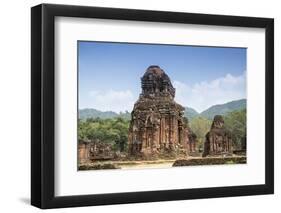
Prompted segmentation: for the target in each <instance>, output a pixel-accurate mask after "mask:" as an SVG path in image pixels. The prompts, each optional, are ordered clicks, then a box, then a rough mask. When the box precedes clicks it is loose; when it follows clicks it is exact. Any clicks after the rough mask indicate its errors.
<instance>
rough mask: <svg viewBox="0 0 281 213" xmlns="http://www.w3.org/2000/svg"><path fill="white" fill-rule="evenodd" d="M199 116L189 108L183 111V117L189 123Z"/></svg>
mask: <svg viewBox="0 0 281 213" xmlns="http://www.w3.org/2000/svg"><path fill="white" fill-rule="evenodd" d="M198 115H199V113H198V112H197V111H196V110H195V109H193V108H190V107H185V111H184V116H185V117H187V118H188V120H189V121H191V120H192V119H193V118H195V117H197V116H198Z"/></svg>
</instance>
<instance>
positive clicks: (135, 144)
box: [129, 65, 196, 156]
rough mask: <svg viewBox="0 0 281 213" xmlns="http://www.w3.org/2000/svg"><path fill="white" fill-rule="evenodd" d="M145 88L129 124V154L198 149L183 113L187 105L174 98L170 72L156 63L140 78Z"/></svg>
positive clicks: (183, 151) (183, 152)
mask: <svg viewBox="0 0 281 213" xmlns="http://www.w3.org/2000/svg"><path fill="white" fill-rule="evenodd" d="M141 87H142V92H141V94H140V96H139V99H138V100H137V102H136V103H135V105H134V109H133V111H132V114H131V116H132V118H131V123H130V128H129V154H131V155H139V154H141V155H144V156H150V155H155V154H161V153H172V154H174V155H177V154H184V155H186V154H188V153H189V152H194V151H195V138H196V136H195V135H194V134H193V133H192V132H191V129H190V128H189V126H188V120H187V119H186V118H185V117H183V115H184V107H182V106H181V105H180V104H178V103H176V102H175V101H174V97H175V92H176V90H175V88H174V87H173V85H172V83H171V80H170V78H169V76H168V75H167V74H166V73H165V72H164V71H163V70H162V69H161V68H160V67H159V66H156V65H153V66H150V67H148V68H147V70H146V72H145V73H144V75H143V77H142V78H141Z"/></svg>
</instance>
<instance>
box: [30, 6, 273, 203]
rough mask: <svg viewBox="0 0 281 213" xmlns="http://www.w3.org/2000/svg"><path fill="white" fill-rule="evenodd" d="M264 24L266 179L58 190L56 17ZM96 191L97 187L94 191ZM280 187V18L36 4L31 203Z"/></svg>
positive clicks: (222, 193) (209, 194)
mask: <svg viewBox="0 0 281 213" xmlns="http://www.w3.org/2000/svg"><path fill="white" fill-rule="evenodd" d="M58 16H63V17H81V18H101V19H115V20H132V21H146V22H162V23H182V24H200V25H217V26H237V27H251V28H264V29H265V32H266V33H265V34H266V41H265V43H266V48H265V61H266V64H265V72H266V75H265V76H266V78H265V85H266V91H265V92H266V97H265V98H266V112H265V113H266V119H265V121H266V128H265V131H266V136H265V161H266V162H265V184H261V185H246V186H225V187H213V188H211V187H210V188H198V189H177V190H163V191H144V192H129V193H111V194H92V195H78V196H77V195H73V196H60V197H56V196H55V195H54V189H55V181H54V178H55V171H54V166H55V165H54V163H55V161H54V157H55V156H54V149H55V146H54V131H55V125H54V124H55V123H54V122H55V107H54V106H55V85H54V82H55V81H54V78H55V75H54V72H55V68H54V59H55V54H54V50H55V46H54V45H55V44H54V21H55V17H58ZM93 193H94V192H93ZM272 193H274V20H273V19H271V18H256V17H241V16H225V15H208V14H194V13H178V12H165V11H148V10H132V9H113V8H102V7H86V6H68V5H53V4H41V5H38V6H35V7H32V8H31V204H32V205H34V206H37V207H39V208H43V209H46V208H60V207H76V206H91V205H106V204H122V203H139V202H154V201H169V200H183V199H198V198H218V197H229V196H245V195H260V194H272Z"/></svg>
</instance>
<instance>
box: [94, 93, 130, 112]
mask: <svg viewBox="0 0 281 213" xmlns="http://www.w3.org/2000/svg"><path fill="white" fill-rule="evenodd" d="M89 96H90V98H91V100H92V102H91V107H92V108H94V109H97V110H101V111H114V112H117V113H119V112H124V111H126V110H128V111H131V110H132V109H133V105H134V101H135V98H134V95H133V93H132V92H131V91H130V90H125V91H116V90H112V89H111V90H107V91H96V90H95V91H91V92H90V93H89Z"/></svg>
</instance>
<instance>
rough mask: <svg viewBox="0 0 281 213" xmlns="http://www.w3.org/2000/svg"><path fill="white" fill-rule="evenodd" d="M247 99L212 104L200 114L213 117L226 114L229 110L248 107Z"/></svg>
mask: <svg viewBox="0 0 281 213" xmlns="http://www.w3.org/2000/svg"><path fill="white" fill-rule="evenodd" d="M246 103H247V101H246V99H241V100H237V101H231V102H228V103H225V104H218V105H214V106H211V107H210V108H208V109H207V110H205V111H203V112H201V113H200V116H202V117H205V118H208V119H213V118H214V116H215V115H226V114H227V113H229V112H232V111H236V110H241V109H245V108H246Z"/></svg>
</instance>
